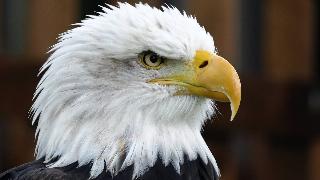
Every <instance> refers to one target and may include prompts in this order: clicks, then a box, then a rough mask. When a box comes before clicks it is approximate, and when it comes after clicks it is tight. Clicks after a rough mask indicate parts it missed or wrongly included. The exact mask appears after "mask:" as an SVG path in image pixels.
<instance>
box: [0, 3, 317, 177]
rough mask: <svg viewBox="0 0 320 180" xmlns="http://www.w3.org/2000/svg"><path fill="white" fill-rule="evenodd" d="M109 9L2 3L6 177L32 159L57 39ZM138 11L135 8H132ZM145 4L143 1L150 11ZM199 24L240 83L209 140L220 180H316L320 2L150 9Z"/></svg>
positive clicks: (1, 161) (0, 92) (1, 157)
mask: <svg viewBox="0 0 320 180" xmlns="http://www.w3.org/2000/svg"><path fill="white" fill-rule="evenodd" d="M105 2H107V3H110V4H115V1H105V0H63V1H57V0H1V1H0V172H1V171H3V170H5V169H7V168H11V167H14V166H16V165H18V164H21V163H25V162H27V161H31V160H33V159H34V156H33V153H34V147H35V140H34V131H35V128H34V127H32V126H31V121H30V120H29V119H28V117H27V116H28V110H29V108H30V106H31V104H32V95H33V92H34V90H35V87H36V83H37V81H38V80H39V78H38V77H37V76H36V75H37V72H38V69H39V68H40V66H41V64H42V63H43V62H44V61H45V60H46V58H47V57H48V55H47V54H46V51H48V48H49V47H50V46H51V45H53V44H54V43H55V42H56V37H57V35H58V34H59V33H62V32H64V31H65V30H67V29H70V28H71V25H70V24H72V23H76V22H79V21H80V19H82V18H84V17H85V15H86V14H95V12H96V11H100V8H99V7H98V5H103V4H104V3H105ZM128 2H130V3H134V1H132V0H131V1H128ZM145 2H146V1H145ZM163 3H168V4H173V5H175V6H177V7H178V8H179V9H185V10H186V11H187V12H188V13H189V14H192V15H195V16H196V17H197V19H198V21H199V22H200V24H202V25H204V26H205V27H206V29H207V30H208V31H209V32H210V33H211V34H212V35H213V37H214V39H215V43H216V46H217V47H218V51H219V54H221V55H222V56H224V57H225V58H226V59H229V60H230V61H231V63H232V64H234V65H235V67H236V69H237V70H238V72H239V74H240V78H241V81H242V92H243V98H242V102H241V106H240V110H239V114H238V116H237V117H236V119H235V120H234V121H233V122H230V121H229V120H228V119H229V117H230V110H229V108H228V104H219V105H218V107H219V109H220V114H218V115H217V117H215V118H214V120H213V121H211V122H209V123H207V124H206V127H205V129H204V137H205V139H206V141H207V143H208V144H209V146H210V148H211V150H212V152H213V154H214V155H215V157H216V159H217V161H218V164H219V167H220V168H221V173H222V178H221V179H222V180H251V179H252V180H256V179H257V180H270V179H276V180H278V179H279V180H283V179H290V180H294V179H299V180H300V179H310V180H319V179H320V134H319V132H320V61H319V40H318V39H319V23H318V21H319V1H318V0H260V1H259V0H197V1H195V0H194V1H193V0H185V1H184V0H178V1H174V0H164V1H161V0H153V1H150V2H149V4H152V5H154V6H157V7H159V6H161V5H163Z"/></svg>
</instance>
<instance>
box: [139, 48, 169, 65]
mask: <svg viewBox="0 0 320 180" xmlns="http://www.w3.org/2000/svg"><path fill="white" fill-rule="evenodd" d="M140 62H141V64H142V65H143V66H144V67H145V68H148V69H159V68H160V67H161V65H162V64H163V62H164V58H163V57H161V56H159V55H158V54H156V53H154V52H151V51H148V52H144V53H142V54H141V56H140Z"/></svg>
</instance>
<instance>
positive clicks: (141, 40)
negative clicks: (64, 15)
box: [0, 3, 241, 179]
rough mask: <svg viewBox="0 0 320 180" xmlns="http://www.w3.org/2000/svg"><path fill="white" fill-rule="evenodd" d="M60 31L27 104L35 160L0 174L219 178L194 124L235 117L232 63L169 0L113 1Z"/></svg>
mask: <svg viewBox="0 0 320 180" xmlns="http://www.w3.org/2000/svg"><path fill="white" fill-rule="evenodd" d="M102 9H103V10H102V12H100V13H99V14H98V15H96V16H89V17H88V18H87V19H85V20H83V21H81V22H80V23H79V24H76V27H75V28H73V29H71V30H69V31H67V32H66V33H63V34H62V35H61V36H60V38H59V41H58V43H57V44H56V45H54V46H53V47H52V48H51V50H50V53H51V55H50V57H49V58H48V61H47V62H46V63H45V64H44V65H43V67H42V68H41V70H40V73H41V74H43V75H42V78H41V80H40V82H39V84H38V86H37V89H36V92H35V96H34V104H33V106H32V108H31V110H32V111H31V112H32V115H33V124H35V123H36V124H37V130H36V139H37V145H36V150H35V154H36V160H35V161H33V162H30V163H27V164H24V165H21V166H19V167H16V168H13V169H10V170H8V171H6V172H4V173H2V174H1V175H0V179H218V177H219V169H218V167H217V163H216V161H215V158H214V157H213V155H212V154H211V152H210V150H209V148H208V146H207V145H206V143H205V141H204V139H203V137H202V136H201V128H202V126H203V124H204V122H205V120H206V119H209V118H210V117H211V116H212V115H213V114H215V108H214V105H215V104H214V102H215V101H223V102H230V106H231V111H232V115H231V119H233V118H234V116H235V115H236V113H237V110H238V107H239V104H240V99H241V90H240V89H241V88H240V80H239V77H238V75H237V73H236V71H235V69H234V68H233V67H232V66H231V65H230V64H229V63H228V61H227V60H225V59H224V58H222V57H220V56H218V55H217V52H216V47H215V45H214V41H213V38H212V36H211V35H210V34H209V33H208V32H206V30H205V29H204V28H203V27H202V26H200V25H199V24H198V22H197V20H196V19H195V18H194V17H192V16H189V15H187V14H186V13H185V12H182V13H181V12H180V11H179V10H178V9H177V8H175V7H172V6H170V7H169V6H165V7H162V8H161V9H157V8H154V7H150V6H149V5H147V4H141V3H140V4H136V5H130V4H127V3H119V4H118V6H117V7H115V6H110V5H108V6H106V7H102Z"/></svg>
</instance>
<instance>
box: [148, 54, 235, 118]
mask: <svg viewBox="0 0 320 180" xmlns="http://www.w3.org/2000/svg"><path fill="white" fill-rule="evenodd" d="M150 82H152V83H158V84H167V85H178V86H183V87H185V88H184V89H185V90H183V91H181V92H179V93H178V94H179V95H186V94H192V95H198V96H204V97H208V98H211V99H214V100H217V101H222V102H230V106H231V111H232V115H231V120H233V119H234V117H235V115H236V114H237V111H238V108H239V105H240V101H241V84H240V79H239V76H238V74H237V72H236V70H235V69H234V68H233V66H232V65H231V64H230V63H229V62H228V61H227V60H225V59H224V58H222V57H220V56H218V55H215V54H212V53H210V52H208V51H203V50H198V51H197V52H196V55H195V57H194V59H193V60H192V61H191V62H190V63H189V64H188V65H187V66H186V70H185V71H184V72H181V73H178V74H175V75H172V76H170V77H165V78H158V79H153V80H151V81H150Z"/></svg>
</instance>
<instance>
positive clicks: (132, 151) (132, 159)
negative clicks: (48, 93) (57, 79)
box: [37, 96, 218, 177]
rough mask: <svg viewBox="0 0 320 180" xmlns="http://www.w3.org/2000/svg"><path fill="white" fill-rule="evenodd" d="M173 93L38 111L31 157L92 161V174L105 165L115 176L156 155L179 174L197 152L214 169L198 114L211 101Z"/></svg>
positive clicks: (140, 169) (140, 168)
mask: <svg viewBox="0 0 320 180" xmlns="http://www.w3.org/2000/svg"><path fill="white" fill-rule="evenodd" d="M119 98H120V97H119ZM122 98H124V99H126V97H122ZM175 98H177V99H174V98H172V97H171V98H170V99H163V100H159V101H154V100H153V99H149V100H148V99H144V100H143V101H132V102H127V103H126V104H125V106H124V104H122V106H118V105H117V104H114V105H111V106H106V107H104V109H103V111H102V112H100V111H95V109H92V106H86V105H83V104H82V106H84V107H86V108H82V109H81V108H74V107H70V106H68V108H69V107H70V108H69V109H64V110H63V111H61V112H60V114H58V115H57V116H56V117H50V115H52V114H48V113H43V114H42V115H41V118H40V120H39V124H38V131H39V135H38V143H37V158H38V159H39V158H42V157H45V159H46V161H47V162H50V161H51V160H52V159H54V158H57V157H58V161H55V162H54V163H52V164H50V166H51V167H62V166H66V165H68V164H71V163H74V162H78V163H79V165H80V166H82V165H85V164H88V163H92V168H91V172H90V173H91V176H92V177H96V176H98V175H99V174H100V173H101V172H102V171H103V170H104V168H105V167H106V168H107V171H109V172H111V174H113V175H115V174H117V173H118V172H119V171H121V170H123V169H125V168H126V167H128V166H131V165H132V166H133V167H134V174H133V176H140V175H141V174H143V173H144V172H145V171H147V170H148V168H150V167H152V166H153V165H154V163H155V162H156V161H157V159H158V158H160V159H161V160H162V162H163V164H165V165H168V164H172V165H173V167H174V168H175V169H176V171H177V172H178V173H179V172H180V165H181V164H183V163H184V161H188V160H194V159H196V158H197V157H200V158H201V159H202V161H204V162H205V163H207V162H210V163H212V164H213V165H214V167H215V168H216V171H217V172H218V169H217V165H216V162H215V159H214V157H213V156H212V154H211V152H210V150H209V148H208V147H207V145H206V143H205V142H204V140H203V138H202V136H201V133H200V130H201V127H202V124H203V122H204V119H205V118H206V117H207V115H211V114H212V113H213V109H210V108H209V112H208V107H212V104H211V102H210V101H208V100H205V99H199V98H196V99H195V98H193V97H190V96H185V97H175ZM148 101H149V103H148ZM141 102H144V103H145V104H144V103H141ZM150 102H152V105H150ZM164 102H165V103H164ZM177 102H179V103H178V104H177ZM90 108H91V109H90ZM55 111H57V109H55ZM91 111H93V113H88V112H91ZM72 115H73V116H72ZM46 119H50V120H51V121H47V120H46ZM184 157H187V159H185V158H184Z"/></svg>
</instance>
